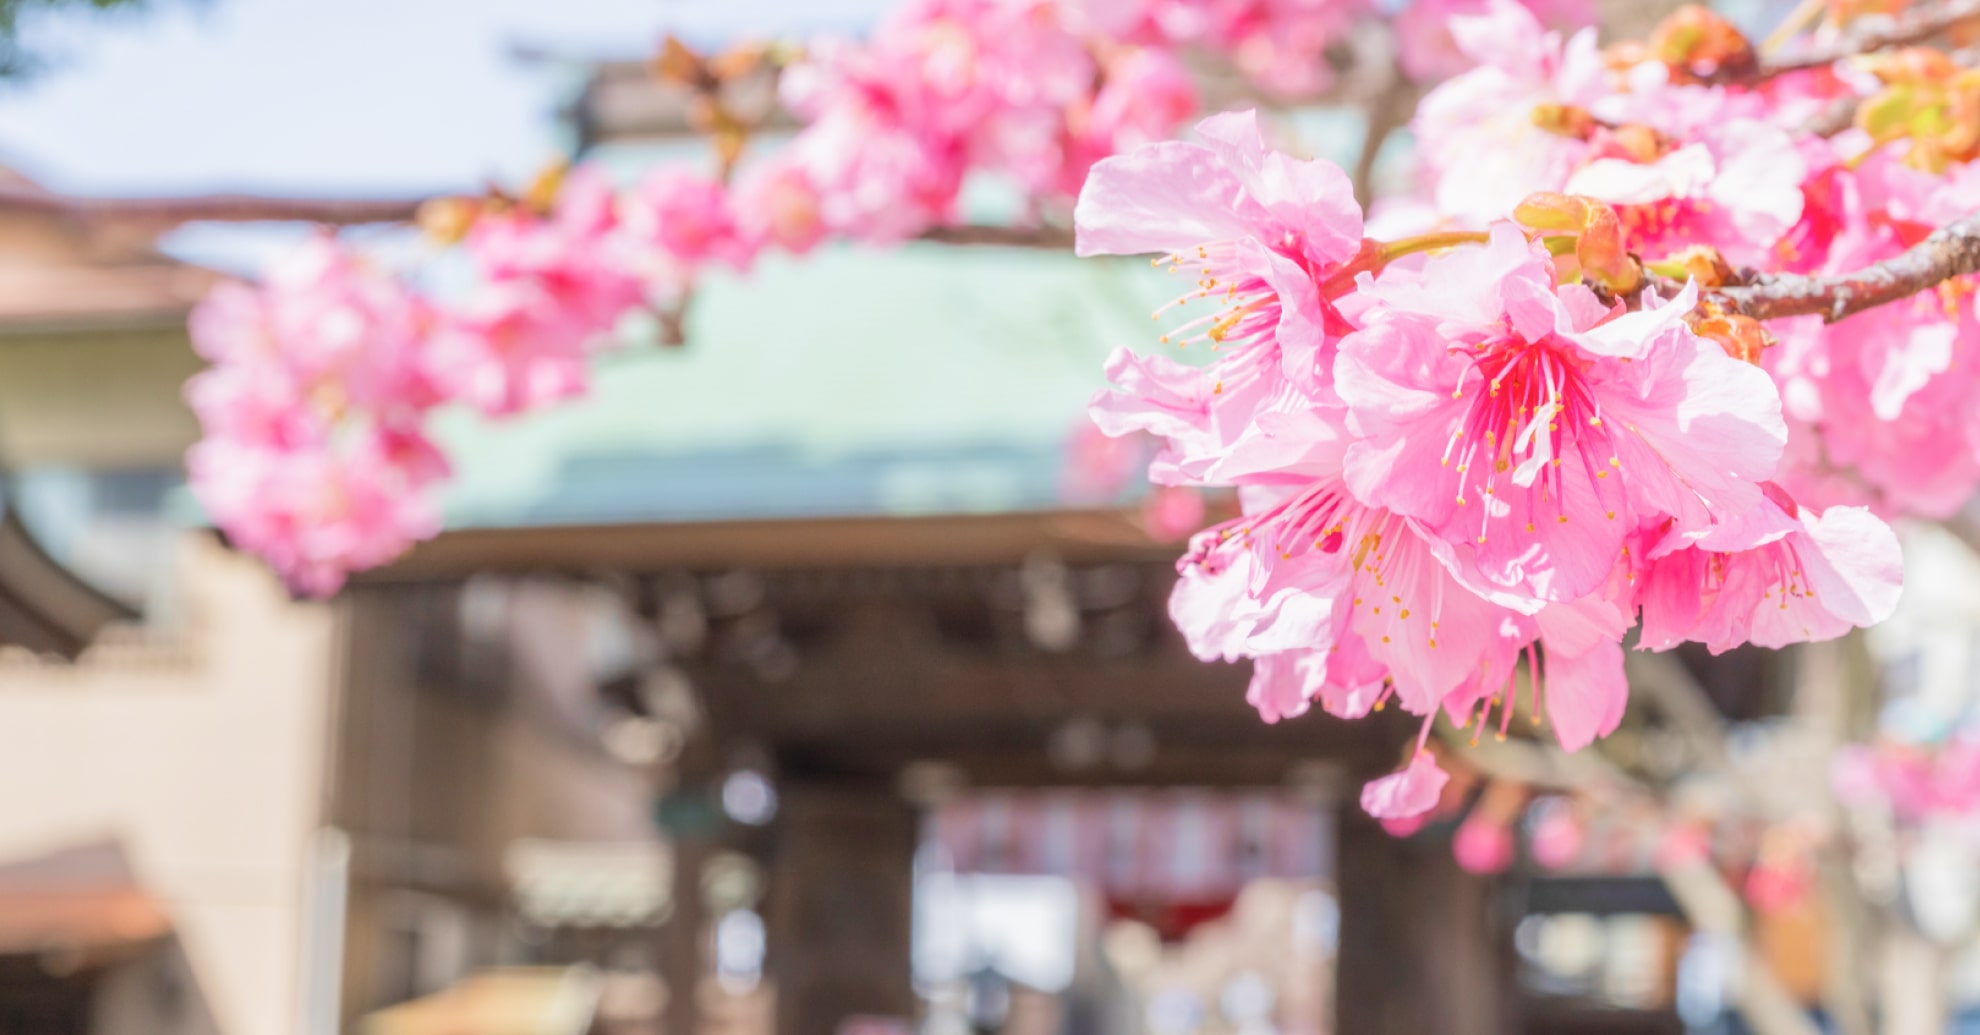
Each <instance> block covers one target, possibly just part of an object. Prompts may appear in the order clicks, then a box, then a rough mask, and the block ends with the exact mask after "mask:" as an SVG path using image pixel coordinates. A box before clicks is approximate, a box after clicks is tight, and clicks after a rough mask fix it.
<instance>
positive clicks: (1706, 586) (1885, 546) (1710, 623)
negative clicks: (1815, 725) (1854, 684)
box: [1642, 491, 1904, 653]
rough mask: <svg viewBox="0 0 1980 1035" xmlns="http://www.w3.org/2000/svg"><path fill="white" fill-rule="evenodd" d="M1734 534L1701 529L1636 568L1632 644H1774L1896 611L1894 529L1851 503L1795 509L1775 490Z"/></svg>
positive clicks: (1717, 648) (1820, 635)
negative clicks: (1722, 544) (1693, 538)
mask: <svg viewBox="0 0 1980 1035" xmlns="http://www.w3.org/2000/svg"><path fill="white" fill-rule="evenodd" d="M1747 524H1748V526H1749V530H1745V534H1743V535H1734V536H1730V538H1732V539H1733V540H1734V543H1738V542H1739V541H1740V540H1742V539H1744V540H1752V539H1755V538H1758V539H1759V540H1760V541H1759V542H1758V543H1757V544H1755V545H1751V546H1746V547H1744V548H1740V549H1734V550H1731V551H1728V552H1719V551H1715V550H1714V549H1713V548H1714V547H1715V546H1717V545H1719V543H1718V540H1720V539H1723V538H1729V537H1728V536H1725V535H1717V536H1708V537H1706V538H1705V539H1702V540H1699V541H1698V542H1697V544H1696V545H1687V546H1684V547H1683V548H1681V549H1678V550H1675V551H1673V552H1671V553H1669V554H1667V555H1663V556H1659V557H1657V558H1656V559H1655V560H1653V561H1652V562H1651V563H1650V565H1649V566H1648V570H1647V572H1646V574H1645V576H1644V585H1643V590H1642V600H1643V635H1642V645H1643V646H1644V647H1647V648H1652V649H1664V648H1667V647H1671V646H1675V645H1676V644H1678V643H1679V642H1681V641H1684V640H1696V641H1699V642H1702V643H1704V644H1705V645H1706V646H1707V647H1710V648H1711V649H1712V651H1713V652H1714V653H1718V652H1721V651H1725V650H1729V649H1731V648H1733V647H1735V646H1738V645H1739V644H1742V643H1749V642H1750V643H1756V644H1759V645H1760V646H1763V647H1781V646H1785V645H1787V644H1790V643H1805V642H1808V641H1811V640H1825V639H1830V638H1833V637H1836V636H1840V635H1841V634H1843V633H1845V632H1847V631H1849V630H1850V629H1851V628H1859V627H1863V626H1868V625H1872V624H1875V623H1877V622H1881V621H1883V620H1884V619H1885V618H1888V617H1890V615H1891V613H1892V612H1893V611H1894V610H1896V608H1897V602H1898V595H1899V592H1900V586H1901V584H1902V582H1903V578H1904V564H1903V560H1902V558H1901V557H1900V556H1899V552H1898V542H1897V536H1896V535H1895V534H1894V533H1893V532H1892V531H1891V530H1890V527H1889V526H1887V525H1885V524H1884V523H1883V522H1882V521H1880V520H1878V519H1877V518H1876V517H1875V516H1874V515H1872V514H1871V513H1870V512H1869V511H1867V510H1865V509H1863V508H1861V507H1830V508H1829V509H1828V510H1826V511H1824V512H1822V513H1819V514H1817V513H1815V512H1812V511H1808V510H1804V509H1802V508H1799V507H1797V506H1795V505H1794V504H1793V502H1792V501H1791V500H1787V499H1785V498H1784V496H1783V495H1782V494H1781V493H1779V492H1778V491H1775V492H1770V493H1769V494H1768V496H1767V498H1766V499H1765V500H1764V501H1763V502H1762V503H1761V504H1760V506H1759V507H1757V508H1755V512H1754V515H1752V519H1751V520H1750V521H1749V522H1748V523H1747Z"/></svg>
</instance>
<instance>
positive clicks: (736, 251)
mask: <svg viewBox="0 0 1980 1035" xmlns="http://www.w3.org/2000/svg"><path fill="white" fill-rule="evenodd" d="M625 223H626V231H627V234H628V235H629V236H630V237H631V238H632V239H633V240H635V241H637V242H640V243H641V244H644V245H647V246H649V247H652V248H655V249H657V250H658V251H659V253H660V255H661V256H662V257H663V258H664V259H665V260H666V261H669V262H671V263H676V264H679V265H682V266H685V267H688V268H690V269H694V268H698V267H701V266H705V265H708V264H711V263H722V264H724V265H727V266H729V267H732V268H734V269H738V270H740V269H745V268H747V267H748V266H749V263H750V260H751V258H752V257H753V253H752V251H751V249H750V247H749V243H748V241H747V240H746V239H745V238H744V237H743V235H742V233H741V232H740V231H738V230H737V228H736V222H735V219H734V217H733V216H732V215H731V214H730V211H729V196H728V192H727V191H726V190H724V189H723V187H722V184H721V183H720V182H718V181H716V180H713V179H709V178H707V177H704V176H701V175H698V174H696V173H693V172H690V171H688V170H686V169H683V168H681V167H679V166H671V165H663V166H661V167H659V168H657V169H655V170H654V171H653V172H652V173H650V174H649V175H648V176H647V177H646V178H645V179H644V180H641V181H640V184H639V186H638V187H636V188H635V189H634V190H633V192H632V193H631V195H630V196H629V197H628V198H627V212H626V216H625Z"/></svg>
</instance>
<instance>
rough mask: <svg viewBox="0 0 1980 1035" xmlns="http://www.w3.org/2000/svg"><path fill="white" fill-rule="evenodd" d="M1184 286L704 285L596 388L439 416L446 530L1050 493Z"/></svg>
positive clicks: (990, 259) (1130, 265)
mask: <svg viewBox="0 0 1980 1035" xmlns="http://www.w3.org/2000/svg"><path fill="white" fill-rule="evenodd" d="M1186 286H1187V285H1185V284H1182V283H1180V282H1179V278H1178V277H1177V276H1175V275H1170V274H1166V273H1157V272H1156V271H1153V270H1151V269H1150V268H1149V267H1148V264H1147V263H1145V262H1140V261H1135V260H1124V261H1123V260H1079V259H1075V258H1073V257H1072V256H1070V255H1068V254H1065V253H1058V252H1048V251H1033V250H1027V249H1005V248H954V247H943V246H935V245H910V246H907V247H903V248H898V249H889V250H863V249H851V248H844V249H834V250H831V251H828V252H823V253H817V254H813V255H811V256H808V257H805V258H802V259H788V258H781V257H779V258H773V259H769V260H766V261H765V262H763V263H762V264H760V265H759V266H758V268H757V269H756V270H754V271H753V272H752V273H750V274H749V275H748V276H734V275H726V274H718V275H714V276H711V277H709V278H708V279H707V281H706V282H705V284H704V285H703V286H702V288H701V290H700V291H699V292H698V293H697V295H696V297H695V300H694V305H693V308H692V310H691V314H690V319H689V324H688V329H687V339H688V341H687V344H686V346H684V347H680V348H665V347H661V346H658V345H654V344H651V343H635V344H632V345H630V346H628V347H627V348H626V349H625V350H623V351H620V352H617V353H613V354H610V355H606V356H603V357H601V358H600V359H599V360H598V361H597V364H596V377H595V382H594V388H593V392H592V394H591V395H590V396H589V397H588V398H586V399H584V400H582V401H581V402H578V403H576V404H573V405H570V406H566V407H563V408H561V409H558V410H554V411H551V412H546V413H541V414H537V415H534V416H531V417H528V418H525V419H521V420H514V421H506V422H489V421H485V420H481V419H479V418H475V417H472V416H469V415H466V414H451V415H449V416H448V417H446V418H444V419H443V420H442V421H441V435H442V439H443V441H444V443H445V445H446V447H447V448H448V450H449V451H450V453H451V454H452V455H453V457H454V461H455V468H456V474H457V479H458V480H457V482H456V484H455V485H454V487H453V488H452V490H451V491H450V492H449V494H448V496H447V513H448V520H449V524H450V525H453V526H457V527H462V526H491V525H511V524H534V523H562V522H583V521H639V520H667V519H707V518H721V517H746V516H769V515H793V514H822V513H887V512H910V513H927V512H942V511H950V512H955V511H984V510H1005V509H1022V508H1031V507H1045V506H1052V505H1054V504H1055V503H1056V502H1057V499H1056V483H1057V477H1058V471H1059V466H1060V460H1061V456H1062V452H1063V443H1064V441H1065V439H1066V436H1067V434H1068V433H1069V431H1070V430H1071V429H1072V427H1073V425H1074V422H1075V421H1076V420H1078V419H1080V418H1081V415H1082V414H1083V412H1084V408H1085V404H1086V401H1087V399H1088V397H1089V396H1091V395H1092V393H1093V392H1094V391H1095V390H1096V389H1097V388H1099V387H1101V386H1102V385H1103V384H1104V383H1105V379H1104V377H1103V376H1102V372H1101V367H1102V362H1103V360H1104V358H1105V356H1106V354H1107V352H1108V350H1109V349H1110V348H1112V347H1113V346H1114V345H1116V344H1129V345H1134V346H1137V347H1140V346H1148V345H1153V344H1154V342H1155V337H1156V334H1157V333H1158V332H1157V329H1156V326H1155V325H1154V324H1153V323H1152V322H1151V321H1150V319H1149V312H1150V310H1151V309H1153V308H1154V307H1155V306H1156V305H1157V304H1159V303H1160V302H1161V301H1162V300H1163V299H1164V298H1165V297H1172V296H1173V295H1175V294H1177V293H1179V291H1180V290H1181V289H1182V288H1184V287H1186Z"/></svg>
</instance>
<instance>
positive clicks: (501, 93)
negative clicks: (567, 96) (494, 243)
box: [0, 0, 888, 196]
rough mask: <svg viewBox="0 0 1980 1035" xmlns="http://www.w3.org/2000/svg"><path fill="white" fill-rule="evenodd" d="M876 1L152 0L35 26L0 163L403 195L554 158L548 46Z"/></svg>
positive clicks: (598, 43) (554, 79)
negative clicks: (141, 10)
mask: <svg viewBox="0 0 1980 1035" xmlns="http://www.w3.org/2000/svg"><path fill="white" fill-rule="evenodd" d="M887 2H888V0H335V2H329V3H326V2H324V0H204V2H199V0H191V2H189V0H154V7H155V8H156V9H155V10H153V11H151V12H149V13H146V14H143V15H140V16H136V17H130V16H118V17H107V18H106V17H101V16H98V17H85V16H78V15H59V16H54V17H52V18H44V19H42V20H40V21H38V22H35V23H31V24H30V26H29V32H30V33H31V35H29V37H28V39H29V42H30V44H31V45H34V44H39V45H40V46H41V49H42V50H44V51H49V50H52V51H53V52H54V53H55V55H56V57H57V58H58V63H57V65H56V66H55V67H54V69H53V70H52V71H50V72H48V73H46V74H44V75H43V76H41V77H40V78H38V79H37V80H34V81H32V82H30V83H29V84H27V85H25V86H15V87H9V88H6V89H4V90H0V162H4V163H5V164H7V165H10V166H13V167H14V168H17V169H19V170H20V171H22V172H24V173H26V174H27V175H29V176H31V177H33V178H35V179H37V180H39V181H40V182H42V183H44V184H46V185H47V186H49V187H52V188H55V189H58V190H63V191H69V192H74V193H83V194H103V195H116V194H127V195H128V194H179V193H194V192H201V191H212V190H248V191H258V192H267V193H282V194H323V195H333V196H344V195H404V194H423V193H432V192H439V191H451V190H461V189H473V188H475V187H477V186H478V185H479V184H481V183H483V182H485V181H487V180H488V179H490V178H491V177H492V178H500V179H514V178H517V177H520V176H523V175H526V174H527V173H528V172H529V171H530V170H532V169H534V168H536V167H538V166H539V165H541V164H542V162H543V161H545V160H546V159H548V158H549V157H551V156H553V155H555V154H557V153H558V152H559V150H560V142H559V139H558V137H557V134H556V131H555V126H554V123H553V121H552V117H551V116H552V111H553V109H554V106H555V103H556V101H557V100H558V98H559V97H560V96H562V94H563V92H564V91H565V90H567V89H568V88H569V85H570V84H571V83H572V82H573V81H574V77H575V70H574V69H573V68H572V67H570V66H569V65H563V64H559V63H558V62H554V61H553V62H548V63H544V62H534V63H532V62H526V61H521V60H519V59H517V58H516V57H515V56H514V49H515V48H516V47H517V46H519V45H527V46H530V47H533V48H537V49H543V50H547V51H549V52H551V53H556V54H568V55H574V56H595V57H638V56H643V55H645V54H647V53H650V52H651V50H652V48H653V45H654V44H655V42H656V41H657V40H658V39H659V38H660V36H661V34H662V33H663V32H665V31H667V30H669V29H672V30H674V31H678V32H681V33H682V34H683V35H685V36H688V37H689V38H693V39H700V40H720V39H726V38H730V37H734V36H738V35H749V34H754V35H765V34H775V33H780V32H783V33H791V32H804V31H807V30H810V31H815V30H818V29H821V28H856V27H857V26H859V25H861V24H863V23H864V22H865V21H867V20H869V19H870V18H871V16H872V13H873V12H874V11H876V10H881V9H884V8H885V7H886V6H887Z"/></svg>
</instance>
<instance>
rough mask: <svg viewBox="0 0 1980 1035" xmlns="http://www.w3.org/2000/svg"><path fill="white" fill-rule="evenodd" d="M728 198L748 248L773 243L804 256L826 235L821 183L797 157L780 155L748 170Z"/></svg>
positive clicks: (782, 249)
mask: <svg viewBox="0 0 1980 1035" xmlns="http://www.w3.org/2000/svg"><path fill="white" fill-rule="evenodd" d="M730 199H731V201H732V202H733V208H734V218H735V225H736V230H737V232H738V233H739V234H740V235H741V238H742V241H743V244H744V247H745V249H746V250H750V251H762V250H763V249H765V248H772V247H774V248H776V249H778V250H780V251H784V252H788V253H790V254H792V255H804V254H805V253H807V252H809V251H811V250H812V249H813V248H815V247H817V246H818V244H819V242H821V241H823V240H824V239H825V217H824V213H823V211H822V208H821V206H822V204H823V203H822V201H821V200H820V198H819V195H818V187H817V185H815V184H813V183H812V182H811V176H810V175H809V174H808V173H806V172H805V170H804V168H803V167H802V166H800V165H798V164H796V163H794V162H789V161H785V160H782V159H778V160H772V161H769V162H766V163H764V164H763V165H760V166H756V167H753V168H750V169H747V170H745V171H744V172H743V173H742V175H741V177H740V178H739V179H738V180H737V183H736V187H735V190H734V191H732V192H731V194H730Z"/></svg>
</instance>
